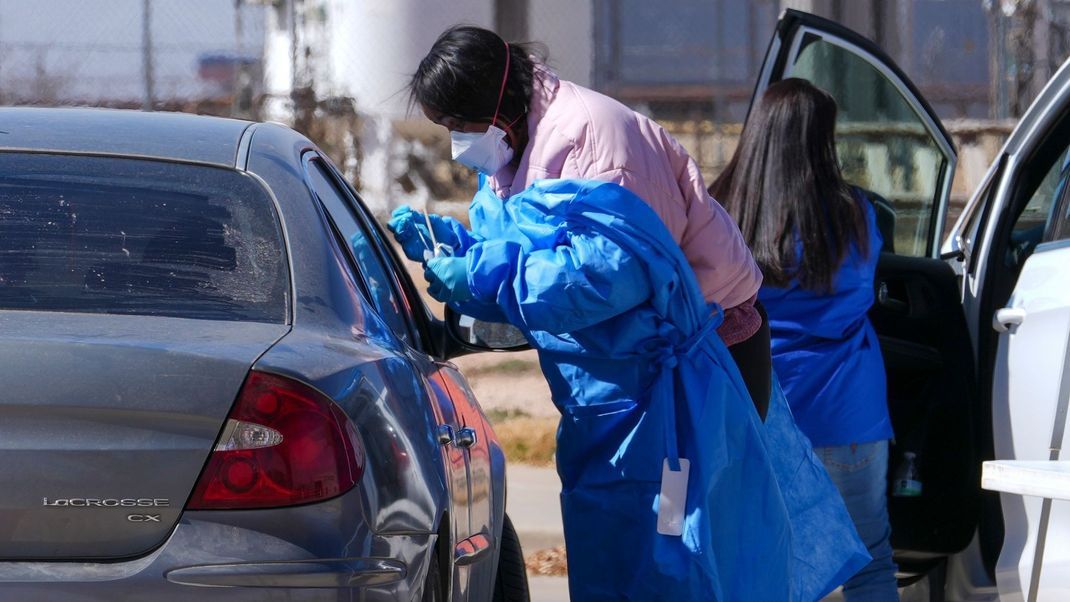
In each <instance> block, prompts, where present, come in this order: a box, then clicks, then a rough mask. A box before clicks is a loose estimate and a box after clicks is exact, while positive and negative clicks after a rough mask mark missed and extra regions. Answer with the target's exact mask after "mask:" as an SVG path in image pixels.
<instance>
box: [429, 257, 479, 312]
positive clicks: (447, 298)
mask: <svg viewBox="0 0 1070 602" xmlns="http://www.w3.org/2000/svg"><path fill="white" fill-rule="evenodd" d="M424 278H426V279H427V282H428V283H429V284H430V285H431V286H429V287H427V292H428V293H430V295H431V296H432V297H434V298H435V299H437V300H439V301H442V302H443V303H460V302H463V301H467V300H469V299H471V298H472V289H470V288H468V260H467V259H466V258H465V257H463V256H462V257H446V256H441V257H432V258H431V259H429V260H428V261H427V267H426V268H424Z"/></svg>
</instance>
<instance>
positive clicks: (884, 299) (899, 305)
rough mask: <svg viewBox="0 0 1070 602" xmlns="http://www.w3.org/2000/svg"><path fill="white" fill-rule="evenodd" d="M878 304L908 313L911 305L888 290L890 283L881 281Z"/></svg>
mask: <svg viewBox="0 0 1070 602" xmlns="http://www.w3.org/2000/svg"><path fill="white" fill-rule="evenodd" d="M877 304H878V305H880V306H881V307H884V308H887V309H890V310H892V311H894V312H898V313H904V314H905V313H907V312H908V310H909V309H910V305H909V304H908V303H907V302H906V301H902V300H900V299H896V298H895V297H893V296H892V294H891V292H889V291H888V283H887V282H884V281H881V283H880V285H879V286H878V287H877Z"/></svg>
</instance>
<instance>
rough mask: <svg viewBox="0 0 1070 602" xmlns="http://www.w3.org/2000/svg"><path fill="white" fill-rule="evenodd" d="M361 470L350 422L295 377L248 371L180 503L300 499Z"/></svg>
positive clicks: (318, 495) (340, 489) (236, 504)
mask: <svg viewBox="0 0 1070 602" xmlns="http://www.w3.org/2000/svg"><path fill="white" fill-rule="evenodd" d="M363 471H364V448H363V446H362V445H361V443H360V437H359V436H358V435H357V432H356V429H355V428H354V427H353V423H352V422H350V420H349V418H348V417H347V416H346V414H345V412H343V411H342V409H341V408H339V407H338V405H337V404H335V403H334V402H333V401H331V400H330V399H327V397H325V396H324V395H322V394H321V393H319V392H317V391H315V390H313V389H312V388H311V387H308V386H306V385H303V384H301V383H299V382H296V381H293V380H290V379H288V378H283V377H281V376H275V375H272V374H264V373H261V372H250V373H249V376H248V378H247V379H246V381H245V384H244V385H243V386H242V389H241V393H239V394H238V401H237V402H236V403H235V404H234V408H233V409H232V410H231V411H230V416H229V417H228V419H227V424H226V426H225V427H224V428H223V434H222V435H221V436H220V438H219V442H218V443H217V444H216V447H215V449H214V450H213V451H212V455H211V456H210V457H209V459H208V464H207V466H205V468H204V471H203V472H202V473H201V477H200V479H198V481H197V485H196V486H195V487H194V489H193V495H192V497H191V498H190V501H189V503H188V504H186V508H187V509H190V510H220V509H231V508H269V507H278V506H290V505H294V504H306V503H309V502H316V501H320V500H325V499H327V498H331V497H334V496H337V495H340V494H342V493H345V492H346V491H349V490H350V489H352V488H353V486H354V485H356V483H357V481H359V480H360V477H361V474H362V473H363Z"/></svg>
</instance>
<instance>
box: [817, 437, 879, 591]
mask: <svg viewBox="0 0 1070 602" xmlns="http://www.w3.org/2000/svg"><path fill="white" fill-rule="evenodd" d="M814 453H815V454H817V457H818V458H820V459H821V462H822V463H823V464H824V465H825V470H827V471H828V473H829V476H830V477H831V478H832V482H833V483H835V484H836V488H837V489H839V490H840V495H842V496H843V501H844V502H845V503H846V504H847V512H848V513H850V515H851V520H852V521H854V525H855V529H856V530H857V531H858V536H859V537H860V538H862V543H863V544H865V546H866V548H868V549H869V555H870V556H872V557H873V561H872V562H870V563H869V564H868V565H866V566H865V567H863V568H862V570H861V571H859V572H858V573H856V574H855V576H854V577H851V578H850V579H849V580H848V581H847V583H845V584H844V585H843V595H844V598H845V599H846V600H848V601H862V600H864V601H866V602H869V601H875V602H883V601H885V600H899V593H898V589H897V587H896V582H895V571H896V566H895V562H894V561H893V560H892V544H891V542H890V541H889V537H890V536H891V534H892V529H891V527H890V526H889V524H888V498H887V488H888V486H887V481H886V474H887V472H888V442H887V441H873V442H870V443H859V444H852V445H843V446H836V447H818V448H815V449H814Z"/></svg>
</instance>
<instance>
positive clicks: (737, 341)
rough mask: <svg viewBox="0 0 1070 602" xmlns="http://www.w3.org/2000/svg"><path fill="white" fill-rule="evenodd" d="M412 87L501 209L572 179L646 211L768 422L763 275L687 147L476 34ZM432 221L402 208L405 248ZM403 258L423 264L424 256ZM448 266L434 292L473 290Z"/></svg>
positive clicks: (453, 35) (432, 275) (455, 33)
mask: <svg viewBox="0 0 1070 602" xmlns="http://www.w3.org/2000/svg"><path fill="white" fill-rule="evenodd" d="M410 89H411V94H412V100H413V103H414V104H415V105H416V106H418V107H419V108H420V109H421V110H422V111H423V113H424V114H425V115H426V116H427V118H428V119H430V120H431V121H433V122H435V123H437V124H439V125H441V126H443V127H445V128H447V129H448V130H449V131H450V134H451V138H452V139H453V154H454V159H456V160H458V161H459V162H461V163H463V164H465V165H467V166H468V167H471V168H473V169H476V170H478V171H480V172H481V173H483V174H484V175H485V176H486V177H487V181H488V183H489V185H490V186H491V187H492V188H493V190H494V192H495V193H496V194H497V195H498V196H499V197H501V198H502V199H508V198H509V197H510V196H511V195H513V194H515V193H518V192H521V191H522V190H524V189H525V188H527V187H528V186H529V185H531V184H532V182H534V181H535V180H538V179H546V178H569V179H591V180H602V181H608V182H614V183H617V184H620V185H622V186H624V187H625V188H628V189H629V190H630V191H631V192H633V193H635V194H636V195H637V196H639V197H641V198H642V199H643V200H644V201H646V203H647V204H649V205H650V206H651V207H652V208H653V209H654V211H655V212H656V213H657V214H658V216H659V217H661V219H662V221H663V222H664V223H665V225H666V226H667V227H668V229H669V231H670V232H671V234H672V236H673V238H674V239H675V240H676V242H677V243H678V244H679V245H680V247H681V248H682V249H683V252H684V255H685V257H686V258H687V260H688V263H690V265H691V267H692V268H693V269H694V271H695V274H696V276H697V277H698V281H699V284H700V286H701V288H702V292H703V294H704V296H705V298H706V300H707V301H709V302H716V303H718V304H719V305H720V306H721V307H722V308H723V309H724V322H723V323H722V324H721V326H720V327H719V328H718V329H717V332H718V333H719V334H720V336H721V337H722V339H723V340H724V342H725V344H726V345H727V346H728V347H729V350H730V351H731V352H732V355H733V357H734V358H735V359H736V363H737V365H738V366H739V368H740V371H741V373H742V375H743V378H744V381H745V382H746V384H747V387H748V389H749V390H750V392H751V397H752V398H753V400H754V402H755V406H756V407H757V408H758V411H759V414H761V415H762V416H763V418H764V415H765V410H766V407H767V403H768V398H769V393H770V378H771V374H770V371H771V368H770V365H771V359H770V352H769V330H768V325H767V323H766V320H765V316H764V312H762V310H761V306H760V305H759V304H757V302H756V295H757V293H758V289H759V288H760V286H761V283H762V275H761V271H760V270H759V268H758V266H757V264H756V263H755V262H754V259H753V257H752V256H751V253H750V251H749V250H748V248H747V246H746V243H745V241H744V240H743V237H742V236H741V234H740V232H739V229H738V227H737V226H736V223H735V221H734V220H733V219H732V218H731V217H730V216H729V215H728V214H727V213H726V212H725V210H724V209H723V208H722V207H721V205H719V204H718V203H717V201H715V200H714V199H713V198H712V197H710V195H709V193H708V192H707V191H706V185H705V183H704V182H703V178H702V174H701V173H700V171H699V168H698V165H697V164H696V163H695V161H694V160H693V159H692V158H691V157H690V156H689V155H688V153H687V151H685V150H684V148H683V147H682V146H681V145H680V143H679V142H677V141H676V140H675V139H674V138H673V137H672V136H671V135H669V133H668V132H666V131H665V130H664V129H663V128H662V127H661V126H659V125H658V124H656V123H654V122H653V121H652V120H650V119H648V118H647V117H645V116H643V115H640V114H639V113H636V112H635V111H633V110H631V109H629V108H628V107H626V106H624V105H623V104H621V103H619V102H617V101H615V100H613V99H612V98H609V97H607V96H604V95H602V94H599V93H597V92H594V91H592V90H589V89H587V88H584V87H582V86H578V85H576V84H574V83H572V82H568V81H563V80H560V79H559V78H558V77H557V76H556V75H555V74H554V73H553V72H552V71H551V70H550V69H548V68H547V67H546V66H545V65H544V64H543V63H542V62H541V61H540V60H539V59H537V58H536V57H535V53H534V52H533V51H532V48H530V47H528V46H525V45H519V44H509V43H507V42H505V41H504V40H503V39H502V38H500V37H499V36H498V35H497V34H495V33H494V32H491V31H488V30H485V29H480V28H477V27H465V26H461V27H454V28H451V29H449V30H447V31H446V32H445V33H443V34H442V35H441V36H440V37H439V38H438V40H437V41H436V42H435V44H434V45H433V46H432V48H431V50H430V52H429V53H428V54H427V56H426V57H424V59H423V60H422V61H421V62H420V65H419V68H418V69H417V71H416V73H415V74H414V75H413V77H412V81H411V83H410ZM434 219H436V220H437V223H438V224H441V223H442V221H441V220H442V219H444V218H437V217H436V218H434ZM423 220H424V218H423V216H420V215H419V214H416V213H415V212H413V211H411V210H410V209H408V208H407V207H405V208H402V209H401V210H400V211H396V212H395V215H394V219H393V220H392V223H391V225H392V229H394V230H395V232H396V233H398V234H399V240H401V239H402V238H405V235H404V233H405V232H409V233H413V231H414V229H415V228H416V227H417V226H419V227H421V228H422V226H421V224H422V222H423ZM435 228H436V231H437V228H438V226H435ZM409 238H410V239H411V238H414V236H411V237H409ZM401 242H402V243H403V246H404V244H405V242H407V241H406V240H401ZM406 253H407V254H410V255H416V256H414V257H410V258H411V259H414V260H419V259H420V258H421V257H420V255H419V254H420V253H421V251H420V250H419V249H418V248H417V249H414V250H413V252H412V253H409V251H408V249H407V250H406ZM446 266H447V262H435V261H434V260H432V262H430V263H429V265H428V267H429V270H428V277H429V279H431V280H432V289H438V290H443V288H444V287H446V288H448V286H447V285H450V284H456V285H459V286H464V282H463V281H464V278H461V277H459V276H458V275H455V274H449V273H446V272H448V270H447V269H446ZM437 272H443V273H437ZM436 280H437V283H436V282H435V281H436Z"/></svg>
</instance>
